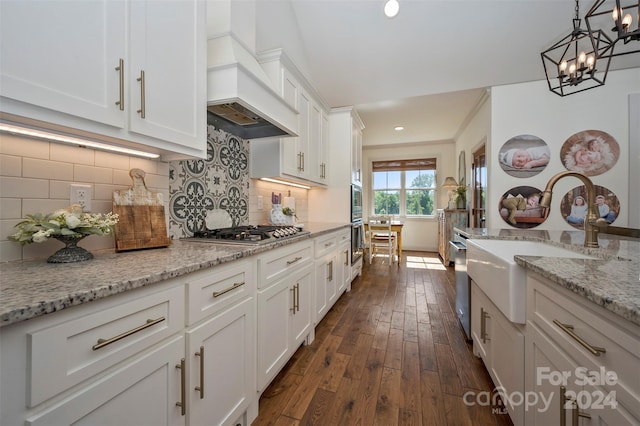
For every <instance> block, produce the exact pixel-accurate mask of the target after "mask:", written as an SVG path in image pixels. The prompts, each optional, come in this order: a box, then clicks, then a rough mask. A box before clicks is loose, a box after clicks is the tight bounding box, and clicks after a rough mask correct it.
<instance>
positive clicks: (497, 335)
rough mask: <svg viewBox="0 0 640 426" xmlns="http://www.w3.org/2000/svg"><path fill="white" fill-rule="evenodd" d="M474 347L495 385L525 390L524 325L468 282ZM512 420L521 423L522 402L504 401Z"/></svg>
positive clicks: (513, 391) (507, 389) (502, 387)
mask: <svg viewBox="0 0 640 426" xmlns="http://www.w3.org/2000/svg"><path fill="white" fill-rule="evenodd" d="M471 337H472V339H473V351H474V353H475V354H476V356H479V357H480V358H482V361H483V362H484V364H485V366H486V368H487V370H488V371H489V375H490V376H491V379H492V380H493V383H494V384H495V386H496V388H501V389H503V390H504V392H505V393H506V394H513V393H515V392H519V393H522V392H523V391H524V329H523V327H522V326H519V325H517V324H514V323H512V322H510V321H509V320H508V319H507V318H506V317H505V316H504V314H502V312H501V311H500V310H499V309H498V308H497V307H496V306H495V305H494V304H493V302H491V300H490V299H489V298H488V297H487V296H486V295H485V294H484V292H483V291H482V290H481V289H480V288H479V287H478V285H477V284H476V283H475V282H474V281H472V282H471ZM504 403H505V407H506V409H507V411H508V412H509V415H510V417H511V420H512V421H513V423H514V424H516V425H520V424H524V414H525V410H524V406H523V405H522V404H519V403H514V401H512V400H508V399H507V400H506V401H504Z"/></svg>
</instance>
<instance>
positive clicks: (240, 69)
mask: <svg viewBox="0 0 640 426" xmlns="http://www.w3.org/2000/svg"><path fill="white" fill-rule="evenodd" d="M207 111H208V114H207V122H208V123H209V124H212V125H214V126H215V127H216V128H219V129H222V130H224V131H227V132H229V133H232V134H234V135H236V136H238V137H241V138H243V139H258V138H267V137H283V136H297V133H298V112H297V111H296V110H295V109H293V108H292V107H291V106H289V104H287V103H286V102H285V101H284V99H283V98H282V97H281V96H279V95H278V93H277V92H276V91H275V89H274V88H273V87H272V82H271V80H270V79H269V77H268V76H267V75H266V73H265V72H264V70H263V69H262V67H261V66H260V64H258V61H257V60H256V58H255V57H254V56H253V54H252V53H251V52H250V51H249V50H248V49H247V48H246V47H245V46H244V45H243V44H242V42H240V41H239V40H238V39H237V38H236V36H235V35H234V34H233V33H227V34H225V35H221V36H217V37H215V38H210V39H209V40H208V45H207Z"/></svg>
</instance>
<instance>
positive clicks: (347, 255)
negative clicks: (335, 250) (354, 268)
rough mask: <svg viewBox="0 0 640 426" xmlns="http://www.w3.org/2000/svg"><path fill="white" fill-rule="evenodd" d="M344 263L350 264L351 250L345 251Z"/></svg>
mask: <svg viewBox="0 0 640 426" xmlns="http://www.w3.org/2000/svg"><path fill="white" fill-rule="evenodd" d="M344 264H345V265H347V266H349V250H345V251H344Z"/></svg>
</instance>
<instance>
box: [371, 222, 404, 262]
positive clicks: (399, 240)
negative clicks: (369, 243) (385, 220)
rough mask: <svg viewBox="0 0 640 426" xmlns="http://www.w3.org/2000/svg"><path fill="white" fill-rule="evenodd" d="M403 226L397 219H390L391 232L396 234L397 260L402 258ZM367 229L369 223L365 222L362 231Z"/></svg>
mask: <svg viewBox="0 0 640 426" xmlns="http://www.w3.org/2000/svg"><path fill="white" fill-rule="evenodd" d="M403 226H404V223H403V222H400V221H399V220H392V221H391V230H392V231H393V232H395V233H396V235H397V236H398V238H396V243H397V246H396V249H397V252H398V262H400V260H402V227H403ZM368 230H369V224H368V223H366V222H365V224H364V231H365V233H366V232H367V231H368Z"/></svg>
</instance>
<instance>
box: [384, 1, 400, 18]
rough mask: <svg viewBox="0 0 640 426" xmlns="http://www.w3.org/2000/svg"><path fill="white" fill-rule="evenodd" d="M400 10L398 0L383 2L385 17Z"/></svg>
mask: <svg viewBox="0 0 640 426" xmlns="http://www.w3.org/2000/svg"><path fill="white" fill-rule="evenodd" d="M399 10H400V4H399V3H398V0H387V2H386V3H385V4H384V14H385V15H387V18H393V17H394V16H396V15H397V14H398V11H399Z"/></svg>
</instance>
